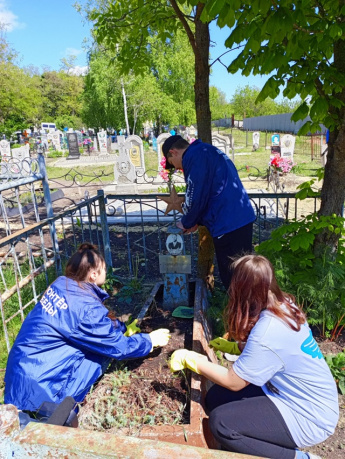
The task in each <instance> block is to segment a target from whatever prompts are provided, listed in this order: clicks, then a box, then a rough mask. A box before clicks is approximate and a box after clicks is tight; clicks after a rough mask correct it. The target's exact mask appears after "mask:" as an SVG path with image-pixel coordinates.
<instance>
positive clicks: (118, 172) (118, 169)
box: [114, 136, 137, 193]
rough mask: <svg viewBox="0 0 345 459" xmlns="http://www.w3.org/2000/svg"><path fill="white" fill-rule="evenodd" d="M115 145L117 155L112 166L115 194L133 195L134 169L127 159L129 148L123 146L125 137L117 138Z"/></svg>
mask: <svg viewBox="0 0 345 459" xmlns="http://www.w3.org/2000/svg"><path fill="white" fill-rule="evenodd" d="M117 143H118V151H119V155H118V157H117V158H116V162H115V166H114V177H115V184H116V185H117V187H116V192H122V193H135V192H136V191H137V189H136V188H137V187H136V173H135V167H134V164H133V163H132V161H131V159H130V157H129V151H128V150H129V148H128V145H126V144H125V143H126V142H125V137H124V136H118V137H117ZM126 147H127V148H126Z"/></svg>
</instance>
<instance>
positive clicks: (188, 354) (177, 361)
mask: <svg viewBox="0 0 345 459" xmlns="http://www.w3.org/2000/svg"><path fill="white" fill-rule="evenodd" d="M205 359H206V360H207V357H206V355H202V354H198V353H197V352H194V351H187V349H178V350H177V351H175V352H173V354H172V356H171V359H170V362H169V366H170V369H171V371H172V372H174V371H179V370H183V369H184V368H189V369H190V370H192V371H194V372H195V373H198V374H200V373H199V371H198V367H197V362H198V360H205Z"/></svg>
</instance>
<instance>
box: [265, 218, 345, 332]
mask: <svg viewBox="0 0 345 459" xmlns="http://www.w3.org/2000/svg"><path fill="white" fill-rule="evenodd" d="M344 223H345V219H344V218H342V217H338V216H336V215H333V216H319V215H317V214H316V213H315V214H311V215H308V216H307V217H305V218H303V219H302V220H300V221H296V220H295V221H292V222H290V223H288V224H286V225H283V226H281V227H280V228H277V229H275V230H274V231H273V232H272V234H271V238H270V239H269V240H267V241H264V242H262V243H261V244H260V245H259V246H258V247H256V251H257V252H258V253H259V254H262V255H264V256H266V257H267V258H268V259H269V260H270V261H271V262H272V264H273V265H274V267H275V270H276V276H277V280H278V283H279V285H280V286H281V288H282V289H283V290H285V291H287V292H289V293H292V294H293V295H295V296H296V299H297V302H298V303H299V304H300V305H302V306H303V307H304V309H305V311H306V313H307V316H308V321H309V323H310V324H311V325H314V326H316V327H318V328H319V330H320V334H321V336H322V337H326V338H330V339H331V340H335V339H337V338H338V337H339V336H340V334H341V332H342V330H343V329H344V326H345V239H344V236H345V229H344ZM325 228H327V229H328V230H329V231H332V232H334V233H336V234H338V235H341V239H340V240H339V244H338V250H337V252H336V253H329V251H328V250H327V248H325V249H324V251H323V252H322V253H320V254H317V255H316V254H315V253H314V241H315V237H316V236H317V235H318V234H320V233H321V232H323V231H324V229H325Z"/></svg>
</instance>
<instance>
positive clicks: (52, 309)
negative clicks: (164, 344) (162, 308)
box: [5, 276, 152, 411]
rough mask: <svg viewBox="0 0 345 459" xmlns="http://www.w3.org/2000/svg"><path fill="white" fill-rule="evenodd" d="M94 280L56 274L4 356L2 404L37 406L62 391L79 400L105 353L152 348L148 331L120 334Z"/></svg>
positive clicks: (134, 353)
mask: <svg viewBox="0 0 345 459" xmlns="http://www.w3.org/2000/svg"><path fill="white" fill-rule="evenodd" d="M107 297H108V294H107V293H106V292H105V291H103V290H102V289H101V288H99V287H97V286H96V285H95V284H90V283H86V282H84V283H81V284H80V285H79V284H78V283H77V282H75V281H73V280H71V279H69V278H67V277H65V276H62V277H59V278H58V279H57V280H56V281H55V282H53V284H52V285H51V286H50V287H48V289H47V290H46V292H45V293H44V294H43V296H42V298H41V300H40V301H39V302H38V303H37V304H36V306H35V307H34V309H33V310H32V311H31V312H30V313H29V314H28V316H27V317H26V319H25V321H24V323H23V325H22V327H21V329H20V331H19V333H18V336H17V338H16V340H15V342H14V345H13V347H12V349H11V352H10V354H9V358H8V363H7V368H6V375H5V403H10V404H13V405H15V406H17V407H18V408H19V409H21V410H30V411H35V410H37V409H38V408H39V407H40V406H41V404H42V403H43V402H55V403H60V402H61V401H62V400H63V399H64V398H65V397H66V396H67V395H70V396H72V397H74V399H75V400H76V401H77V402H81V401H82V400H83V399H84V397H85V395H86V394H87V392H88V391H89V389H90V387H91V386H92V384H93V383H94V382H95V381H96V380H97V378H98V377H99V376H100V375H101V374H102V365H104V364H106V363H107V360H108V359H109V358H111V357H113V358H115V359H118V360H121V359H126V358H135V357H143V356H145V355H147V354H148V353H149V352H150V351H151V349H152V343H151V339H150V337H149V335H148V334H144V333H140V334H136V335H133V336H131V337H126V336H124V335H123V332H125V331H126V326H125V325H124V324H123V323H122V322H120V321H116V322H115V323H114V322H112V321H111V320H110V319H109V318H108V317H107V314H108V310H107V308H106V307H105V306H103V304H102V302H103V301H104V300H105V299H106V298H107Z"/></svg>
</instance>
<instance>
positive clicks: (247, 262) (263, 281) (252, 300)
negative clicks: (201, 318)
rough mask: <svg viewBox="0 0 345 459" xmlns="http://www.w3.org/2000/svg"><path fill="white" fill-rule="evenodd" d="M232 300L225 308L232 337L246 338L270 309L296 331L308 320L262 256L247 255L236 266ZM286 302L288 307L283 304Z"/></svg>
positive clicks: (233, 266)
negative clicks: (282, 287) (280, 285)
mask: <svg viewBox="0 0 345 459" xmlns="http://www.w3.org/2000/svg"><path fill="white" fill-rule="evenodd" d="M231 268H232V278H231V283H230V287H229V302H228V305H227V308H226V310H225V322H226V326H227V328H228V337H229V339H230V338H234V339H235V340H236V341H246V340H247V338H248V335H249V333H250V331H251V329H252V328H253V327H254V325H255V324H256V322H257V321H258V320H259V316H260V313H261V311H263V310H265V309H267V310H268V311H270V312H271V313H272V314H274V315H276V316H277V317H279V318H280V319H282V320H283V321H284V322H286V324H287V325H288V326H289V327H291V328H292V329H293V330H295V331H299V330H300V328H301V324H303V323H304V322H305V321H306V318H305V315H304V313H303V312H302V311H301V310H300V309H299V308H298V307H297V306H295V301H296V300H295V298H294V296H293V295H290V294H289V293H285V292H283V291H282V290H281V289H280V288H279V286H278V284H277V281H276V278H275V275H274V268H273V266H272V264H271V263H270V261H269V260H267V258H265V257H263V256H261V255H245V256H244V257H241V258H239V259H238V260H236V261H235V262H234V263H233V264H232V265H231ZM282 304H284V308H282V307H281V305H282Z"/></svg>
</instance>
